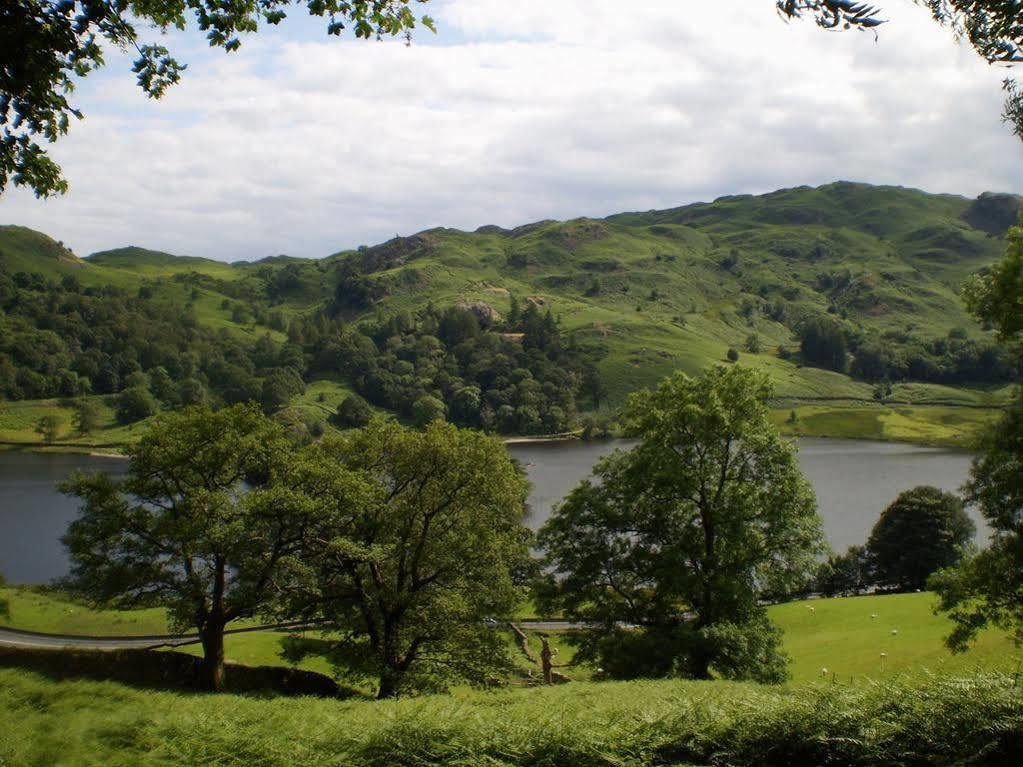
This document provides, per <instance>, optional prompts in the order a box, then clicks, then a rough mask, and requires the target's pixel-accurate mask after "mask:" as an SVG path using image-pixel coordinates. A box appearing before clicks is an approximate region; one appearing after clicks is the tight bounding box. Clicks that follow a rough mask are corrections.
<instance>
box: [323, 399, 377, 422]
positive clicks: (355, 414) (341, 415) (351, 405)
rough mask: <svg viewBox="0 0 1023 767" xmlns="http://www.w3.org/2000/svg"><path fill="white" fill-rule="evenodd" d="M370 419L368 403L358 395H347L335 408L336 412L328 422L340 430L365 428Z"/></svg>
mask: <svg viewBox="0 0 1023 767" xmlns="http://www.w3.org/2000/svg"><path fill="white" fill-rule="evenodd" d="M372 417H373V411H372V410H371V409H370V407H369V403H368V402H366V400H364V399H363V398H362V397H360V396H359V395H358V394H349V395H348V396H347V397H345V398H344V399H343V400H342V401H341V404H340V405H338V406H337V412H336V413H335V414H334V415H332V416H331V417H330V421H331V423H333V424H334V425H335V426H339V427H341V428H342V429H352V428H360V427H362V426H365V425H366V424H368V423H369V421H370V419H371V418H372Z"/></svg>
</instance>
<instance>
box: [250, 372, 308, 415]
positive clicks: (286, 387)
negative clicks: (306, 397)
mask: <svg viewBox="0 0 1023 767" xmlns="http://www.w3.org/2000/svg"><path fill="white" fill-rule="evenodd" d="M304 391H305V381H303V380H302V378H301V376H299V375H298V373H296V372H295V370H294V369H293V368H274V369H273V370H271V371H270V373H269V374H268V375H267V376H266V378H264V379H263V385H262V389H261V392H260V397H259V401H260V404H261V405H262V406H263V412H264V413H267V414H268V415H269V414H270V413H276V412H277V411H278V410H280V409H281V408H282V407H284V406H285V405H287V404H288V403H289V402H291V398H292V397H295V396H297V395H299V394H301V393H302V392H304Z"/></svg>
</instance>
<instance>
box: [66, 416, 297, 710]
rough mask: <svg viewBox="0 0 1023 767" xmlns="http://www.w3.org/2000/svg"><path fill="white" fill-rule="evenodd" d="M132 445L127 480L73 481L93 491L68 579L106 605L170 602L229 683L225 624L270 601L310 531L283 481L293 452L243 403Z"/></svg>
mask: <svg viewBox="0 0 1023 767" xmlns="http://www.w3.org/2000/svg"><path fill="white" fill-rule="evenodd" d="M128 456H129V458H130V464H129V471H128V475H127V476H126V477H125V478H123V479H112V478H111V477H110V476H109V475H107V474H103V473H100V474H93V475H84V474H75V475H72V476H71V477H70V478H69V479H68V480H67V481H66V482H64V483H63V484H62V487H61V489H62V490H63V492H65V493H67V494H68V495H72V496H75V497H77V498H79V499H81V501H82V506H81V509H80V514H79V516H78V518H77V519H75V520H74V521H72V523H71V524H70V525H69V527H68V531H67V534H66V535H65V537H64V544H65V546H66V547H67V549H68V551H69V553H70V555H71V575H70V577H69V578H68V579H67V584H66V585H67V586H68V587H69V589H70V590H71V591H72V592H73V593H76V594H79V595H81V596H83V597H85V598H87V599H89V600H91V601H93V602H96V603H99V604H104V605H111V606H115V607H118V608H134V607H146V606H163V607H166V608H168V611H169V614H170V617H171V620H172V623H173V625H174V626H175V627H176V628H178V629H183V628H185V627H188V626H192V627H194V628H195V629H197V630H198V632H199V635H200V637H201V639H202V645H203V651H204V655H205V663H204V673H205V682H206V684H207V685H208V686H209V687H210V688H211V689H214V690H217V689H221V687H222V684H223V670H224V628H225V626H227V624H228V623H230V622H231V621H234V620H238V619H240V618H246V617H251V616H253V615H254V614H256V613H257V612H258V611H259V610H260V609H261V608H262V607H263V606H264V604H265V603H266V601H267V600H268V598H269V596H270V587H271V584H272V582H273V579H274V578H275V576H276V574H277V572H278V570H279V568H281V567H283V565H284V564H285V560H286V559H287V558H288V557H289V556H291V555H293V554H295V553H296V551H298V550H299V548H300V546H301V545H302V544H303V543H304V540H305V539H304V530H305V529H306V527H307V525H308V522H309V518H310V514H311V511H312V507H311V505H310V504H308V503H306V502H305V501H304V500H303V498H302V497H300V496H296V495H295V494H294V493H291V492H290V491H289V490H288V485H287V484H285V483H284V482H283V480H284V477H285V475H286V474H287V473H288V472H291V471H294V470H295V468H294V466H295V462H294V451H293V449H292V447H291V444H290V443H289V442H288V440H287V438H286V437H285V434H284V431H283V429H282V428H281V427H280V426H278V425H276V424H274V423H273V422H272V421H270V420H268V419H267V418H266V417H265V416H264V415H262V413H260V411H259V410H258V408H255V407H254V406H246V405H236V406H234V407H229V408H226V409H224V410H220V411H217V412H214V411H211V410H210V409H208V408H205V407H193V408H186V409H185V410H182V411H179V412H177V413H165V414H162V415H160V416H158V417H157V418H156V419H154V421H153V423H152V425H151V428H150V429H148V430H147V431H146V433H145V435H144V436H143V437H142V438H141V439H140V440H139V441H138V442H137V443H135V444H134V445H131V446H130V447H129V448H128ZM243 483H248V485H249V488H248V490H245V489H244V486H243Z"/></svg>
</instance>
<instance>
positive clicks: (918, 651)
mask: <svg viewBox="0 0 1023 767" xmlns="http://www.w3.org/2000/svg"><path fill="white" fill-rule="evenodd" d="M0 598H3V599H7V600H8V601H9V603H10V616H9V617H8V618H3V617H0V625H8V626H14V627H16V628H22V629H26V630H30V631H43V632H52V633H59V634H94V635H111V636H116V635H131V634H163V633H167V632H168V630H169V629H168V624H167V620H166V616H165V615H164V613H163V612H162V611H161V610H156V609H147V610H140V611H133V612H117V611H97V610H91V609H89V608H87V607H83V606H82V605H79V604H75V603H72V602H69V601H67V600H66V599H63V598H61V597H60V596H59V595H58V594H55V593H52V592H46V591H41V590H37V589H33V588H27V587H22V588H6V589H0ZM933 604H934V597H933V595H931V594H928V593H920V594H895V595H885V596H866V597H847V598H840V599H815V600H808V601H800V602H791V603H788V604H783V605H775V606H773V607H771V608H769V614H770V616H771V619H772V620H774V621H775V622H776V623H777V624H778V626H779V627H781V629H782V630H783V632H784V648H785V651H786V652H787V653H788V654H789V656H790V657H791V661H792V662H791V665H790V667H789V670H790V672H791V677H792V679H791V681H792V683H793V684H797V685H798V684H804V683H808V682H813V681H815V680H819V679H820V678H821V676H822V673H821V670H822V669H827V670H828V677H829V678H831V677H832V676H837V677H838V678H839V679H841V680H842V681H857V682H860V681H864V680H868V679H879V678H882V677H884V676H890V675H893V674H894V675H902V674H908V675H910V676H926V675H928V674H942V675H944V674H951V673H965V672H972V671H979V670H983V671H1002V672H1005V673H1014V672H1015V671H1016V670H1017V669H1019V668H1020V652H1019V650H1018V649H1017V648H1015V646H1014V645H1013V644H1012V643H1011V642H1010V641H1009V639H1008V637H1007V636H1006V635H1005V634H1004V633H1002V632H998V631H988V632H985V633H983V634H982V635H981V637H980V640H979V641H978V643H977V645H976V646H975V647H973V648H972V649H971V650H969V651H968V652H966V653H963V654H960V655H953V654H952V653H950V652H949V651H948V650H947V649H946V648H945V647H944V645H943V643H942V639H943V637H944V636H945V635H946V634H947V633H948V631H949V629H950V624H949V622H948V620H947V619H946V618H945V617H944V616H939V615H935V614H934V613H933V611H932V606H933ZM872 616H877V617H872ZM244 625H251V624H244V623H240V624H238V625H237V626H236V627H241V626H244ZM893 630H894V631H895V632H897V633H894V634H893V633H892V631H893ZM527 633H528V634H529V635H530V640H531V647H532V650H533V653H534V655H538V654H539V649H540V643H539V640H538V639H537V638H536V636H535V634H533V632H527ZM318 636H319V635H318V634H317V633H316V632H305V633H303V634H296V633H294V632H286V631H267V632H256V633H246V634H238V635H232V636H228V638H227V641H226V652H227V656H228V659H229V660H231V661H234V662H237V663H242V664H246V665H253V666H262V665H268V666H272V665H286V662H285V661H284V659H283V658H282V656H281V652H282V649H283V643H284V642H286V641H289V637H302V638H304V639H317V638H318ZM509 642H511V639H510V638H509ZM552 646H553V647H555V648H556V649H558V650H559V653H558V661H557V662H558V663H568V662H569V661H570V660H571V658H572V657H573V654H574V649H573V648H572V647H571V645H569V644H568V643H567V642H566V641H565V637H563V636H558V635H554V637H553V643H552ZM185 651H186V652H193V653H199V651H200V650H199V648H198V647H190V648H185ZM881 653H885V657H884V658H883V659H882V657H881ZM516 658H517V661H518V665H519V667H520V669H521V670H522V671H523V673H524V672H525V671H526V670H527V669H528V668H529V667H530V664H529V663H528V662H526V661H525V658H524V657H520V656H519V653H518V651H516ZM300 665H301V667H303V668H308V669H310V670H313V671H320V672H323V673H328V672H329V666H328V665H327V663H326V662H325V661H324V660H323V659H322V658H319V657H310V658H308V659H306V660H304V661H303V662H302V663H301V664H300ZM563 671H564V673H566V674H567V675H568V676H569V677H570V678H572V679H576V680H586V679H589V678H590V677H591V676H592V670H590V669H588V668H585V667H570V668H566V669H563Z"/></svg>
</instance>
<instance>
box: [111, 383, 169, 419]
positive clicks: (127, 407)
mask: <svg viewBox="0 0 1023 767" xmlns="http://www.w3.org/2000/svg"><path fill="white" fill-rule="evenodd" d="M159 407H160V405H159V403H158V402H157V401H156V398H155V397H154V396H153V395H152V394H150V392H149V389H143V388H142V387H140V386H136V387H134V388H131V389H125V390H124V391H123V392H121V393H120V395H118V397H117V420H118V421H120V422H121V423H135V422H136V421H141V420H142V419H143V418H149V416H151V415H153V414H154V413H155V412H156V411H157V410H158V409H159Z"/></svg>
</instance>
